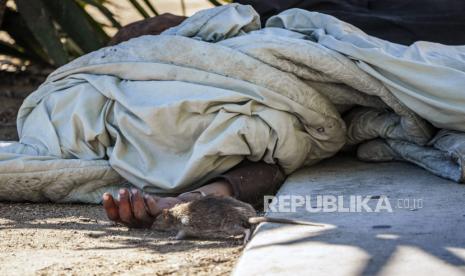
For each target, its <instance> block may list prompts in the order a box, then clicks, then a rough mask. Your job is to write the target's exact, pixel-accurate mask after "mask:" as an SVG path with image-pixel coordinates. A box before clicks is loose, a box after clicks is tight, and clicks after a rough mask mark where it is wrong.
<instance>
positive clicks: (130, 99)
mask: <svg viewBox="0 0 465 276" xmlns="http://www.w3.org/2000/svg"><path fill="white" fill-rule="evenodd" d="M267 26H269V28H265V29H260V26H259V20H258V15H257V14H256V13H255V11H254V10H253V9H252V8H251V7H249V6H241V5H237V4H233V5H228V6H223V7H219V8H215V9H210V10H205V11H202V12H200V13H197V14H196V15H194V16H192V17H191V18H189V19H188V20H186V21H185V22H184V23H182V24H181V25H180V26H178V27H175V28H172V29H169V30H167V31H166V32H165V33H164V34H162V35H160V36H143V37H140V38H136V39H132V40H131V41H129V42H126V43H122V44H120V45H116V46H113V47H107V48H104V49H101V50H98V51H95V52H93V53H90V54H87V55H85V56H83V57H81V58H79V59H77V60H75V61H73V62H71V63H69V64H67V65H65V66H63V67H61V68H59V69H58V70H57V71H55V72H54V73H52V74H51V75H50V76H49V78H48V79H47V81H46V82H45V83H44V84H43V85H42V86H41V87H40V88H39V89H38V90H37V91H35V92H34V93H33V94H31V95H30V96H29V97H28V98H27V99H26V100H25V101H24V104H23V105H22V107H21V109H20V111H19V114H18V131H19V135H20V143H14V144H12V145H8V146H5V147H2V148H0V160H1V161H0V200H1V199H8V196H7V192H8V191H10V189H13V190H21V193H20V194H19V195H17V196H16V197H15V200H34V201H40V200H53V201H83V202H99V201H100V198H99V196H98V195H99V193H101V192H102V191H103V190H105V189H110V188H111V189H114V188H115V187H118V186H119V185H122V184H121V183H122V178H117V177H116V178H115V177H113V178H111V181H110V180H108V179H107V180H105V181H103V182H101V181H100V182H99V183H98V185H95V187H94V188H93V189H92V188H89V187H91V186H92V185H91V186H89V185H87V186H86V187H87V189H86V190H85V191H83V190H82V189H81V187H82V186H83V185H86V183H87V184H89V183H92V181H91V180H89V177H87V176H86V177H87V178H85V179H86V180H83V179H84V176H82V177H81V178H80V177H79V174H76V173H73V172H75V171H76V170H77V167H80V165H79V164H82V166H87V165H85V164H92V163H87V162H97V161H98V162H107V161H105V160H108V163H107V165H109V166H111V168H113V169H114V170H115V171H116V172H117V175H118V174H119V175H121V176H122V177H123V178H124V179H126V180H128V181H129V182H130V183H131V184H132V185H134V186H136V187H138V188H140V189H142V190H144V191H145V192H152V193H170V192H182V191H185V190H188V189H192V188H193V187H196V186H198V185H201V184H202V183H205V182H206V181H208V180H209V179H211V178H212V177H215V176H216V175H218V174H220V173H222V172H224V171H226V170H228V169H230V168H232V167H233V166H235V165H236V164H238V163H239V162H240V161H241V160H243V159H244V158H248V159H250V160H252V161H258V160H264V161H265V162H269V163H278V164H279V165H280V166H281V167H282V168H283V169H284V170H285V172H286V173H287V174H289V173H292V172H293V171H294V170H296V169H298V168H299V167H302V166H304V165H311V164H314V163H315V162H318V161H319V160H321V159H324V158H328V157H330V156H332V155H334V154H335V153H337V152H338V151H339V150H340V149H341V148H342V147H343V146H344V145H345V144H346V141H347V140H349V142H350V143H349V144H357V143H362V142H364V141H365V140H367V139H373V138H375V137H378V136H379V137H381V138H387V139H400V140H403V141H405V142H408V143H413V144H416V145H420V146H421V145H425V144H427V143H428V141H430V140H431V138H432V137H433V134H434V128H432V127H431V125H430V124H429V123H428V122H427V121H425V120H423V119H422V118H421V117H420V116H418V114H419V115H422V116H423V117H424V118H426V119H427V120H428V121H430V122H431V123H433V124H435V125H436V126H440V127H448V128H453V129H458V130H463V129H461V126H463V124H461V123H462V122H463V120H464V118H465V117H463V113H461V112H463V110H465V109H464V108H463V107H464V105H463V103H464V101H463V99H464V97H465V96H464V93H463V90H462V92H461V95H460V93H458V90H459V89H461V88H458V87H457V85H456V84H459V83H460V82H463V81H464V80H465V78H464V77H463V71H464V70H462V71H460V70H459V69H460V68H462V67H460V66H462V65H460V64H463V60H465V58H463V53H461V52H460V51H462V48H460V47H456V48H453V49H452V48H449V47H447V46H444V49H446V50H445V53H444V55H443V56H446V55H447V57H451V58H452V57H453V58H455V59H456V60H455V61H454V62H452V61H444V60H442V59H439V60H440V61H441V62H439V61H438V62H436V63H434V61H436V60H432V59H428V61H427V62H426V61H425V59H422V58H420V57H422V56H424V55H428V54H432V52H429V51H428V49H425V48H419V47H418V44H417V45H414V46H413V47H415V49H416V51H417V53H418V56H414V55H410V56H408V57H407V56H402V57H396V58H393V57H392V55H393V54H395V53H398V52H395V51H394V49H396V51H401V50H403V51H404V52H408V51H406V50H405V49H401V50H399V49H400V48H399V47H400V46H399V45H395V44H391V43H388V42H386V41H381V40H377V39H374V38H372V37H369V36H368V35H366V34H364V33H363V32H361V31H359V30H356V29H354V28H353V27H351V26H349V25H347V24H345V23H343V22H341V21H338V20H337V19H335V18H333V17H331V16H327V15H323V14H318V13H311V12H305V11H301V10H290V11H287V12H285V13H283V14H281V15H279V16H278V17H273V18H271V19H270V21H269V22H268V23H267ZM206 41H208V42H206ZM370 43H371V44H370ZM375 43H377V46H376V47H375V46H373V47H372V44H375ZM378 44H379V45H378ZM367 45H368V46H370V47H368V46H367ZM423 45H426V44H423ZM362 46H366V47H365V48H363V47H362ZM359 48H362V50H358V51H355V50H354V49H359ZM440 48H441V47H439V46H438V47H437V49H436V48H435V50H434V51H440ZM391 49H392V51H388V50H391ZM422 51H423V52H422ZM451 51H455V52H454V53H455V54H454V55H453V54H451ZM420 53H423V54H424V55H420ZM346 55H347V56H346ZM376 57H379V60H378V59H376ZM460 57H461V58H460ZM399 59H400V62H398V63H397V64H394V65H391V64H392V63H395V62H391V61H394V60H399ZM388 61H390V62H388ZM385 62H387V63H386V66H384V63H385ZM414 62H415V64H420V65H421V64H427V65H421V66H420V65H418V66H419V67H418V66H411V64H412V63H414ZM450 64H457V66H455V67H454V68H452V66H449V67H447V66H446V65H450ZM370 68H371V69H370ZM373 68H376V70H375V69H373ZM425 68H433V69H432V70H430V71H427V72H425V70H426V69H425ZM441 68H445V69H444V72H449V71H450V70H456V71H457V72H459V73H461V74H462V75H460V74H459V73H457V74H456V75H454V76H457V77H459V78H460V77H461V79H460V80H457V82H455V83H450V78H445V79H443V78H441V77H439V78H434V77H432V75H434V72H437V71H438V70H440V69H441ZM462 69H463V68H462ZM396 72H398V74H397V75H395V74H394V73H396ZM399 74H400V75H401V76H402V77H403V81H402V82H400V81H394V79H395V80H397V79H396V78H398V76H399ZM380 75H381V76H382V77H380ZM395 76H397V77H395ZM439 76H442V75H439ZM425 78H429V81H430V82H431V83H432V84H431V87H433V88H431V89H429V87H430V86H429V85H425ZM393 82H395V83H396V85H393ZM419 84H421V85H419ZM398 86H401V87H402V89H398ZM437 87H441V89H442V90H436V88H437ZM462 87H464V86H462ZM427 88H428V89H427ZM445 90H447V91H445ZM415 93H416V94H415ZM454 93H458V94H454ZM400 94H402V95H400ZM417 94H418V95H426V94H428V95H434V97H435V103H436V104H435V105H431V102H430V101H426V100H423V101H422V99H425V98H424V97H420V96H416V95H417ZM441 94H443V95H446V96H445V97H442V96H441ZM452 94H453V95H454V97H452V96H449V95H452ZM406 95H408V97H407V96H406ZM453 99H455V100H456V101H455V102H454V103H453V105H449V102H450V101H452V100H453ZM457 104H458V105H459V106H460V105H461V106H462V109H461V111H460V109H454V108H453V107H452V106H455V105H457ZM355 105H360V106H364V107H366V108H369V109H370V108H371V109H375V110H384V111H386V110H392V111H393V112H395V113H392V112H391V113H390V114H391V115H389V116H387V117H386V118H388V117H389V120H387V121H385V122H387V123H385V124H381V125H378V124H372V125H373V126H372V127H374V128H378V129H377V130H376V131H368V133H369V134H368V135H365V134H363V135H362V134H360V133H361V132H360V131H358V130H357V128H356V127H353V126H354V124H353V122H361V121H363V119H360V118H362V117H363V118H371V117H370V116H362V117H360V116H355V115H354V116H351V117H350V118H352V119H346V121H347V123H348V124H349V126H350V129H351V130H355V131H350V132H347V131H346V122H345V121H344V120H343V119H342V117H341V112H343V111H345V110H349V109H350V108H352V107H353V106H355ZM425 105H430V106H434V107H441V108H435V109H434V110H431V108H430V110H428V112H426V113H427V114H424V113H425V112H422V111H419V110H417V107H423V106H425ZM409 107H410V108H409ZM371 109H370V110H371ZM452 109H454V110H455V111H454V112H452V111H451V110H452ZM412 110H413V111H412ZM434 112H435V113H434ZM370 114H371V113H370ZM460 114H462V117H460V116H459V115H460ZM435 115H437V116H435ZM364 133H366V131H365V132H364ZM373 133H375V135H374V137H373V135H372V134H373ZM347 135H348V137H349V139H347V138H346V136H347ZM42 159H46V160H47V162H48V163H46V162H42V161H43V160H42ZM63 159H66V161H63ZM70 159H71V160H76V159H79V160H77V161H79V162H82V163H72V164H73V165H70V164H71V163H69V162H68V161H70ZM31 162H33V163H34V166H40V165H37V164H41V162H42V164H43V165H42V166H43V167H42V170H45V169H46V168H47V167H48V168H50V169H49V170H48V174H50V175H57V177H56V178H55V180H54V181H51V180H50V179H51V178H47V179H48V180H47V181H48V184H47V181H45V182H44V181H43V180H41V181H40V182H41V183H42V184H41V188H39V189H30V190H28V189H27V188H24V187H27V184H24V181H23V182H21V183H16V184H15V185H17V186H18V185H19V186H22V187H23V188H22V189H18V187H15V188H13V186H14V185H13V184H12V182H11V179H14V174H13V175H11V174H10V177H9V178H8V179H10V180H8V181H10V182H8V183H9V184H8V185H7V184H6V182H7V180H6V179H7V178H5V177H3V176H1V174H2V173H4V174H6V173H10V172H14V173H18V174H19V173H21V174H24V173H28V176H29V177H30V178H34V177H39V178H40V177H41V176H36V175H34V170H33V169H32V167H33V166H32V165H29V164H32V163H31ZM54 162H55V163H57V164H61V165H60V166H59V167H55V165H53V166H51V165H50V164H55V163H54ZM67 162H68V163H67ZM75 164H78V165H77V167H76V166H75ZM109 166H107V167H106V169H105V170H107V169H108V168H109ZM459 168H460V169H461V167H459ZM57 170H60V171H61V173H55V172H56V171H57ZM63 171H65V172H66V171H68V172H69V175H72V177H71V179H72V181H71V182H72V183H74V184H73V185H74V186H73V185H71V186H68V188H67V189H66V190H64V191H55V194H54V195H53V196H50V195H49V193H48V194H45V195H44V193H43V191H44V190H46V189H47V187H48V186H50V185H55V186H57V185H58V184H57V183H60V181H62V179H66V177H67V175H66V173H63ZM110 171H111V170H110ZM81 173H82V171H81ZM107 173H109V171H108V170H107ZM112 173H113V172H112ZM58 186H59V185H58ZM38 193H41V197H39V196H37V194H38Z"/></svg>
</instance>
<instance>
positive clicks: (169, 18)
mask: <svg viewBox="0 0 465 276" xmlns="http://www.w3.org/2000/svg"><path fill="white" fill-rule="evenodd" d="M186 18H187V17H185V16H178V15H174V14H171V13H164V14H161V15H158V16H155V17H152V18H147V19H144V20H140V21H136V22H134V23H131V24H128V25H126V26H124V27H123V28H121V29H120V30H119V31H118V32H117V33H116V34H115V36H113V37H112V38H111V40H110V42H109V43H108V45H116V44H118V43H121V42H123V41H127V40H129V39H131V38H134V37H139V36H142V35H159V34H161V33H162V32H163V31H164V30H166V29H168V28H171V27H174V26H177V25H179V24H181V22H183V21H184V20H185V19H186Z"/></svg>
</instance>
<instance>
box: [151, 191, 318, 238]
mask: <svg viewBox="0 0 465 276" xmlns="http://www.w3.org/2000/svg"><path fill="white" fill-rule="evenodd" d="M261 222H270V223H285V224H299V225H309V226H318V227H322V226H324V225H323V224H316V223H312V222H307V221H300V220H293V219H281V218H270V217H260V216H257V213H256V211H255V209H254V208H253V207H252V205H250V204H248V203H245V202H242V201H240V200H237V199H235V198H232V197H228V196H226V197H219V196H211V195H210V196H205V197H201V198H199V199H196V200H194V201H191V202H185V203H180V204H177V205H176V206H174V207H173V208H171V209H165V210H163V211H162V213H161V214H160V215H159V216H158V217H157V219H156V220H155V222H154V225H153V228H155V229H157V230H177V231H178V232H177V235H176V239H178V240H182V239H186V238H189V237H192V238H214V239H216V238H228V237H231V236H239V235H240V236H243V237H244V243H247V242H248V240H249V238H250V235H251V233H252V229H253V226H255V225H256V224H258V223H261Z"/></svg>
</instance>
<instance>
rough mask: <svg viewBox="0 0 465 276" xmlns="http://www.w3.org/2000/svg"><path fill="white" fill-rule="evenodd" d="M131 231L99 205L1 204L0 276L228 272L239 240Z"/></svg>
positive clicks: (240, 247)
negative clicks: (106, 214) (109, 215)
mask: <svg viewBox="0 0 465 276" xmlns="http://www.w3.org/2000/svg"><path fill="white" fill-rule="evenodd" d="M172 237H173V233H165V232H157V231H154V230H136V229H133V230H129V229H127V228H125V227H121V226H115V225H114V224H113V223H111V222H110V221H108V220H107V218H106V217H105V214H104V212H103V210H102V208H101V207H100V206H95V205H63V204H27V203H25V204H8V203H0V275H115V274H118V275H148V274H150V275H191V274H198V275H224V274H229V273H230V271H231V270H232V268H233V265H234V263H235V262H236V260H237V258H238V256H239V255H240V253H241V251H242V245H241V242H240V241H237V240H222V241H218V240H216V241H215V240H211V241H200V240H186V241H177V240H174V239H173V238H172Z"/></svg>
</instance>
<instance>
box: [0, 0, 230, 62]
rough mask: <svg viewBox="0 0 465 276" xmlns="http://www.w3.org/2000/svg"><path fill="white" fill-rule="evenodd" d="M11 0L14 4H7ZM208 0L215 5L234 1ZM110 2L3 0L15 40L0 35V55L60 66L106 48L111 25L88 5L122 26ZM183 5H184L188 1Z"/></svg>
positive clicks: (145, 8) (143, 4)
mask: <svg viewBox="0 0 465 276" xmlns="http://www.w3.org/2000/svg"><path fill="white" fill-rule="evenodd" d="M8 1H10V4H13V5H7V4H6V3H7V2H8ZM127 1H128V2H129V3H130V4H131V5H132V7H134V9H135V10H137V12H138V13H139V14H141V15H142V16H143V17H144V18H149V17H152V16H157V15H158V14H159V13H158V11H157V10H156V8H155V7H154V6H153V5H152V3H151V1H150V0H127ZM152 1H153V0H152ZM208 1H210V2H211V3H212V4H213V5H215V6H216V5H221V4H222V3H227V2H230V1H225V0H221V1H217V0H208ZM108 2H109V1H108V0H0V30H1V31H5V32H6V33H8V35H9V36H10V37H11V38H12V39H13V40H14V43H11V42H8V41H3V40H1V38H0V54H3V55H10V56H15V57H18V58H21V59H27V60H32V61H35V62H39V63H45V64H49V65H53V66H60V65H63V64H65V63H67V62H69V61H70V60H72V59H74V58H76V57H78V56H80V55H82V54H85V53H88V52H91V51H94V50H96V49H99V48H101V47H104V46H105V45H106V44H107V43H108V41H109V39H110V38H109V37H108V35H107V34H106V32H105V31H104V29H103V27H106V26H107V25H103V24H102V23H101V22H97V21H96V20H95V19H94V18H93V17H92V16H91V15H90V14H89V13H88V12H87V10H86V7H87V6H92V7H94V8H95V9H96V10H98V11H99V12H100V14H101V15H103V16H104V18H106V19H107V20H108V22H110V24H111V25H108V27H113V28H116V29H119V28H121V24H120V23H119V22H118V20H117V18H116V17H115V15H114V14H113V13H112V12H111V11H110V10H109V9H108V8H107V6H106V5H108V4H109V3H108ZM181 4H183V5H184V2H182V3H181ZM12 7H15V8H12ZM184 7H185V6H184Z"/></svg>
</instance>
